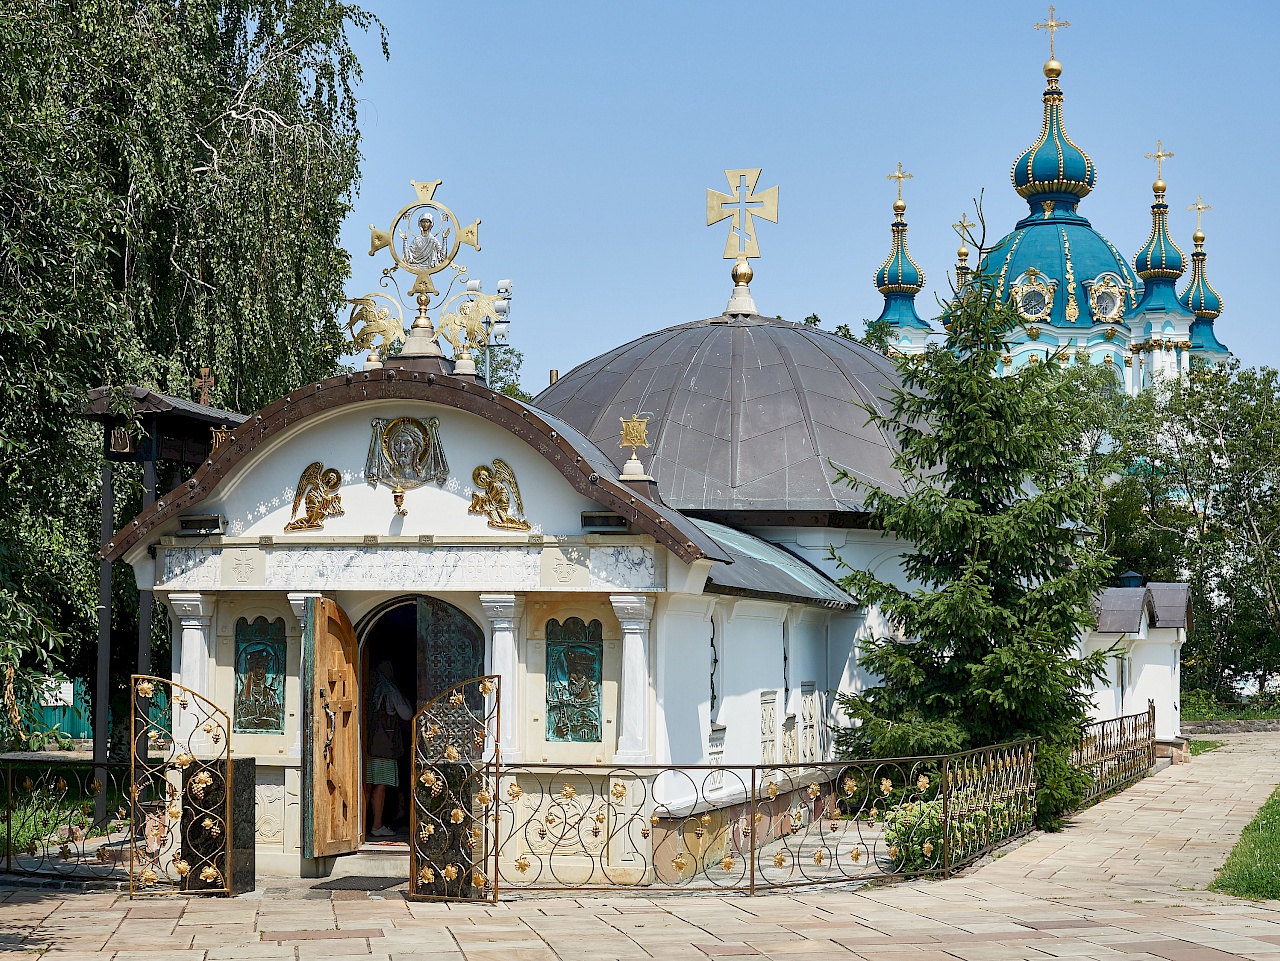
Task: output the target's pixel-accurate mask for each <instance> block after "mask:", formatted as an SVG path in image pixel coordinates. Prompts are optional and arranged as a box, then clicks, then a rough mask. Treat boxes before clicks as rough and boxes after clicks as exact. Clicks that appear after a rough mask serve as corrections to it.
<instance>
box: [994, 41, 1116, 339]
mask: <svg viewBox="0 0 1280 961" xmlns="http://www.w3.org/2000/svg"><path fill="white" fill-rule="evenodd" d="M1044 73H1045V77H1046V78H1048V81H1049V86H1048V89H1046V90H1045V92H1044V122H1043V124H1042V126H1041V130H1040V136H1039V137H1038V138H1037V139H1036V141H1035V143H1033V144H1032V145H1031V146H1030V147H1028V148H1027V149H1026V150H1025V151H1023V153H1022V155H1021V156H1020V157H1019V158H1018V159H1017V161H1015V162H1014V165H1013V172H1012V179H1013V186H1014V188H1015V189H1016V190H1017V192H1018V194H1019V195H1020V196H1021V197H1023V198H1024V199H1025V200H1026V201H1027V203H1028V206H1029V208H1030V210H1029V213H1028V214H1027V216H1026V217H1024V218H1023V219H1022V220H1020V221H1018V223H1017V225H1016V226H1015V227H1014V229H1013V231H1012V232H1011V233H1009V234H1008V235H1007V236H1005V237H1004V238H1002V239H1001V240H1000V241H999V242H998V243H996V244H995V245H994V246H993V247H992V248H991V250H990V251H989V252H988V253H987V255H986V257H985V258H984V259H983V262H982V264H981V265H980V269H981V270H983V271H984V272H986V273H988V274H990V275H992V276H994V277H995V278H996V285H997V293H998V295H999V296H1000V297H1001V298H1005V297H1007V298H1009V299H1010V300H1011V301H1012V302H1013V304H1014V306H1015V307H1017V308H1018V311H1019V313H1020V314H1021V315H1022V317H1023V319H1024V320H1025V321H1026V322H1027V323H1028V324H1044V325H1047V326H1053V327H1065V328H1088V327H1091V326H1093V325H1094V324H1107V325H1111V324H1115V325H1124V323H1125V322H1124V314H1125V312H1126V311H1129V310H1132V309H1133V308H1134V307H1136V306H1137V303H1138V297H1139V291H1140V289H1141V288H1140V285H1139V283H1138V279H1137V277H1136V276H1135V275H1134V272H1133V269H1132V268H1131V267H1130V266H1129V264H1128V262H1127V261H1126V260H1125V258H1124V256H1123V255H1122V254H1121V253H1120V252H1119V251H1118V250H1116V248H1115V247H1114V246H1113V245H1112V244H1111V243H1110V242H1109V241H1108V240H1107V239H1106V238H1105V237H1103V236H1102V235H1101V234H1100V233H1098V232H1097V231H1096V230H1094V229H1093V227H1092V225H1091V224H1090V223H1089V221H1088V220H1087V219H1086V218H1085V217H1084V216H1083V215H1082V214H1081V213H1080V211H1079V203H1080V200H1081V199H1082V198H1084V197H1085V196H1087V195H1088V194H1089V192H1090V191H1091V190H1092V189H1093V187H1094V184H1095V183H1096V182H1097V176H1098V173H1097V168H1096V166H1095V165H1094V163H1093V160H1092V159H1090V157H1089V155H1088V154H1087V153H1085V152H1084V151H1083V150H1082V149H1081V148H1079V147H1078V146H1076V145H1075V143H1074V142H1072V140H1071V138H1070V137H1068V136H1067V132H1066V128H1065V127H1064V125H1063V110H1062V104H1063V93H1062V89H1061V88H1060V87H1059V85H1058V78H1059V77H1060V76H1061V74H1062V65H1061V64H1060V63H1058V62H1057V61H1056V60H1050V61H1049V62H1048V63H1047V64H1045V67H1044Z"/></svg>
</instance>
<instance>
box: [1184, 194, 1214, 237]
mask: <svg viewBox="0 0 1280 961" xmlns="http://www.w3.org/2000/svg"><path fill="white" fill-rule="evenodd" d="M1187 209H1188V210H1194V211H1195V212H1196V230H1197V231H1200V218H1201V217H1202V216H1203V215H1204V212H1205V211H1206V210H1212V209H1213V208H1212V207H1211V206H1209V205H1208V204H1207V203H1205V202H1204V198H1203V197H1201V196H1200V195H1199V194H1196V202H1195V203H1193V204H1192V205H1191V206H1190V207H1188V208H1187Z"/></svg>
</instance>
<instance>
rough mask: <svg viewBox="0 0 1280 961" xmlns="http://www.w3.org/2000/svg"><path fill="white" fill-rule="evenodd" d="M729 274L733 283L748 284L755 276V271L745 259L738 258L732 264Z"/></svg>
mask: <svg viewBox="0 0 1280 961" xmlns="http://www.w3.org/2000/svg"><path fill="white" fill-rule="evenodd" d="M729 276H730V277H732V278H733V282H734V283H735V284H749V283H751V278H752V277H754V276H755V271H754V270H752V269H751V265H750V264H749V263H747V262H746V261H745V260H739V261H738V262H737V263H736V264H734V265H733V270H732V271H730V273H729Z"/></svg>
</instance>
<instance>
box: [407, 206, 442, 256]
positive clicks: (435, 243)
mask: <svg viewBox="0 0 1280 961" xmlns="http://www.w3.org/2000/svg"><path fill="white" fill-rule="evenodd" d="M415 212H416V213H417V217H416V219H415V226H416V227H417V232H416V233H415V234H413V235H412V236H410V234H409V232H408V231H406V230H405V229H404V227H403V226H402V227H401V229H400V243H401V248H400V249H401V256H402V257H403V258H404V262H405V264H406V265H407V266H408V267H409V269H410V270H431V269H432V268H435V267H439V266H440V265H441V264H443V263H444V262H445V259H446V258H447V257H448V256H449V234H450V228H449V215H448V213H447V212H445V211H443V210H440V209H439V208H437V207H434V206H431V207H425V206H424V207H419V208H417V210H416V211H415Z"/></svg>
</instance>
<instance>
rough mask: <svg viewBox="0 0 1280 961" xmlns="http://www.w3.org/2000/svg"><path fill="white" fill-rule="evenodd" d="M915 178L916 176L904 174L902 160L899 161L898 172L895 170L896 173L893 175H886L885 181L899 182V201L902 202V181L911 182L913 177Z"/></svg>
mask: <svg viewBox="0 0 1280 961" xmlns="http://www.w3.org/2000/svg"><path fill="white" fill-rule="evenodd" d="M914 176H915V174H908V173H903V172H902V161H901V160H899V161H898V169H897V170H895V171H894V172H893V173H891V174H885V177H884V179H885V180H896V181H898V199H899V200H901V199H902V181H904V180H910V179H911V178H912V177H914Z"/></svg>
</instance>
